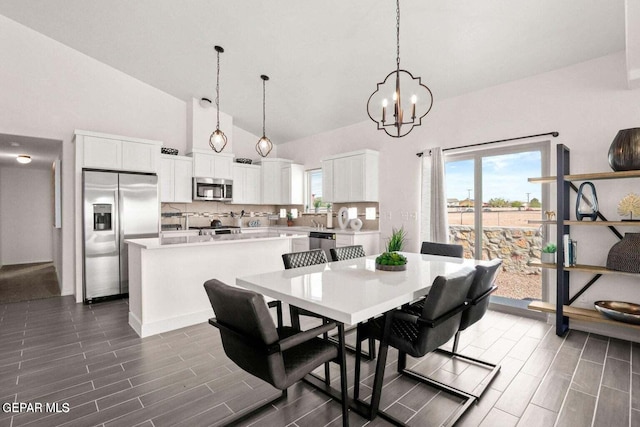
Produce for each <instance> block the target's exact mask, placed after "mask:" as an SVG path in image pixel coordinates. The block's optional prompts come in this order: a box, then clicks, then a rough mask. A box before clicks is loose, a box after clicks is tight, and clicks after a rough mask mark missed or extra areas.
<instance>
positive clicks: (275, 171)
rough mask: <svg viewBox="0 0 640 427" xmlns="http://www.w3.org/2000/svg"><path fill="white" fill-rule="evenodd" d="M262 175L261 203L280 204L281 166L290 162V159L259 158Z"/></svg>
mask: <svg viewBox="0 0 640 427" xmlns="http://www.w3.org/2000/svg"><path fill="white" fill-rule="evenodd" d="M259 162H260V167H261V176H262V203H263V204H265V205H281V204H283V203H282V168H283V167H284V166H288V165H290V164H291V160H286V159H277V158H272V159H270V158H264V159H260V160H259Z"/></svg>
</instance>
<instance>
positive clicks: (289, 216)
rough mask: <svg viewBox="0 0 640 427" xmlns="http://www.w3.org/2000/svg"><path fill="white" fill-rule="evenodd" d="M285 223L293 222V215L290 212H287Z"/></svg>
mask: <svg viewBox="0 0 640 427" xmlns="http://www.w3.org/2000/svg"><path fill="white" fill-rule="evenodd" d="M287 221H293V214H292V213H291V212H287Z"/></svg>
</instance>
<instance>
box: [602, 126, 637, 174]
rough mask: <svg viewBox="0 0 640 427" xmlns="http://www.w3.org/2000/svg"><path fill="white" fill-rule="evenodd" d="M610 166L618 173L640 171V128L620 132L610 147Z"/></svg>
mask: <svg viewBox="0 0 640 427" xmlns="http://www.w3.org/2000/svg"><path fill="white" fill-rule="evenodd" d="M609 166H611V169H613V170H614V171H616V172H618V171H630V170H638V169H640V128H631V129H622V130H620V131H618V134H617V135H616V137H615V138H614V139H613V142H612V143H611V146H610V147H609Z"/></svg>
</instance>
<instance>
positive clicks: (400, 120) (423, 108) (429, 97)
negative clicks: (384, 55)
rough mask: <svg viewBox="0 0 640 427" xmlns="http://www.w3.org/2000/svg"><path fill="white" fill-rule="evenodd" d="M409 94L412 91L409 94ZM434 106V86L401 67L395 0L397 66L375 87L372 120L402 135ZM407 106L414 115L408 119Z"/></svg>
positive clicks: (380, 127) (392, 133)
mask: <svg viewBox="0 0 640 427" xmlns="http://www.w3.org/2000/svg"><path fill="white" fill-rule="evenodd" d="M390 77H394V78H390ZM387 81H389V82H388V83H387ZM401 83H402V84H401ZM401 88H402V91H401ZM407 94H411V95H410V96H406V95H407ZM389 97H391V99H392V102H393V120H392V121H389V120H387V106H388V104H389V101H388V98H389ZM406 100H409V101H410V103H407V102H406ZM403 102H404V103H403ZM432 106H433V94H432V93H431V89H429V88H428V87H427V86H425V85H423V84H422V82H421V79H420V77H413V75H412V74H411V73H410V72H408V71H406V70H401V69H400V0H396V69H395V70H394V71H392V72H390V73H389V74H388V75H387V77H385V79H384V81H382V82H381V83H378V84H377V89H376V91H375V92H373V93H372V94H371V96H370V97H369V101H368V102H367V113H368V114H369V117H370V118H371V120H373V121H374V122H376V123H377V125H378V130H384V131H385V132H386V133H387V135H389V136H391V137H394V138H400V137H403V136H405V135H407V134H408V133H409V132H411V130H413V127H414V126H420V125H421V124H422V123H421V122H422V118H423V117H424V116H426V115H427V114H428V113H429V111H431V107H432ZM406 108H411V116H410V117H409V119H408V120H406V121H405V114H404V112H405V109H406Z"/></svg>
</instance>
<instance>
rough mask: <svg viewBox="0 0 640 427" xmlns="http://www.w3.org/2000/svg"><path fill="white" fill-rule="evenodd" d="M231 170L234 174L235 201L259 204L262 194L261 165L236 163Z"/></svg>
mask: <svg viewBox="0 0 640 427" xmlns="http://www.w3.org/2000/svg"><path fill="white" fill-rule="evenodd" d="M231 172H232V176H233V203H242V204H245V205H259V204H260V203H261V196H262V193H261V191H260V189H261V185H260V178H261V176H260V166H256V165H247V164H242V163H234V164H233V165H232V168H231Z"/></svg>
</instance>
